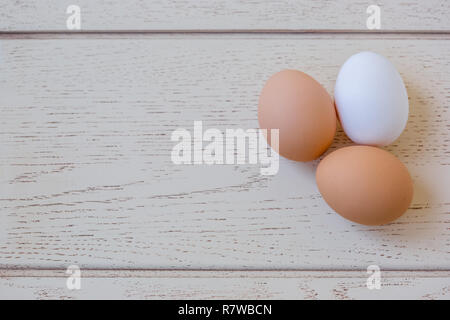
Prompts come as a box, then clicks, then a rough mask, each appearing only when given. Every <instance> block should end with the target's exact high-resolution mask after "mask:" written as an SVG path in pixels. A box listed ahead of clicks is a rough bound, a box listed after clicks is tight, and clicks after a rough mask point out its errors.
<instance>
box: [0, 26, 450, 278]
mask: <svg viewBox="0 0 450 320" xmlns="http://www.w3.org/2000/svg"><path fill="white" fill-rule="evenodd" d="M360 50H374V51H377V52H379V53H381V54H383V55H385V56H387V57H388V58H389V59H390V60H391V61H392V62H393V63H394V64H395V65H396V67H397V68H398V70H399V71H400V73H401V74H402V76H403V78H404V80H405V83H406V86H407V90H408V93H409V98H410V109H411V114H410V118H409V122H408V125H407V128H406V130H405V132H404V133H403V134H402V136H401V137H400V138H399V139H398V140H397V141H396V142H395V143H394V144H392V145H391V146H389V147H387V149H388V150H389V151H391V152H392V153H393V154H395V155H396V156H398V157H399V158H400V159H401V160H402V161H403V162H404V163H405V164H406V166H407V167H408V169H409V170H410V172H411V175H412V177H413V180H414V184H415V195H414V199H413V202H412V204H411V207H410V209H409V210H408V212H407V213H406V214H405V215H404V216H403V217H402V218H401V219H399V220H398V221H396V222H394V223H392V224H390V225H387V226H382V227H364V226H360V225H355V224H352V223H349V222H348V221H345V220H344V219H342V218H341V217H339V216H338V215H337V214H335V213H334V212H333V211H332V210H331V209H330V208H329V207H328V206H327V205H326V204H325V202H324V200H323V199H322V198H321V196H320V194H319V193H318V191H317V188H316V184H315V179H314V171H315V167H316V165H317V162H314V163H306V164H302V163H294V162H290V161H287V160H284V159H282V160H281V162H280V171H279V173H278V174H277V175H276V176H261V175H260V173H259V166H255V165H240V166H232V165H223V166H218V165H216V166H206V165H196V166H188V165H184V166H178V165H174V164H173V163H172V161H171V158H170V152H171V149H172V147H173V145H174V144H175V143H174V142H171V141H170V136H171V132H172V131H173V130H175V129H177V128H179V127H183V128H186V129H188V130H192V126H193V121H194V120H202V121H203V123H204V126H205V128H210V127H214V128H219V129H221V130H224V129H225V128H244V129H246V128H256V127H257V120H256V106H257V99H258V95H259V92H260V89H261V87H262V85H263V84H264V81H265V80H266V79H267V78H268V77H269V75H271V74H272V73H274V72H276V71H279V70H281V69H284V68H296V69H300V70H303V71H305V72H307V73H309V74H311V75H312V76H314V77H315V78H316V79H318V80H319V81H320V82H321V83H322V84H323V85H324V86H325V87H326V88H327V89H328V90H329V92H332V90H333V83H334V80H335V78H336V75H337V72H338V70H339V67H340V65H341V64H342V63H343V62H344V61H345V60H346V59H347V58H348V57H349V56H350V55H351V54H353V53H355V52H358V51H360ZM1 51H2V57H1V60H2V63H1V64H0V87H1V88H2V94H1V95H0V108H1V109H0V110H1V114H2V117H1V118H0V163H1V168H0V172H1V176H0V178H1V181H0V191H1V192H0V210H1V213H2V223H1V224H0V235H1V237H3V239H0V240H1V241H0V265H1V266H2V267H6V268H8V267H12V266H15V267H34V268H56V267H58V268H65V267H67V266H68V265H70V264H78V265H80V267H82V268H263V269H273V268H282V269H285V268H295V269H318V270H321V269H352V268H356V269H358V270H359V269H365V268H366V267H367V266H368V265H370V264H377V265H379V266H380V267H381V268H382V269H383V268H387V269H389V268H396V269H434V270H436V269H448V268H450V255H449V254H448V245H449V242H450V229H449V227H448V226H449V222H450V218H449V212H450V211H449V208H450V203H449V201H448V199H449V197H448V195H449V191H448V190H449V189H450V166H449V140H448V139H449V129H450V126H449V120H450V115H449V112H448V106H449V101H450V79H449V77H448V74H449V73H450V65H449V61H448V56H449V53H450V41H449V37H448V36H444V35H439V36H423V38H421V39H416V38H415V37H411V36H407V35H404V36H391V37H390V38H388V39H386V37H384V36H383V37H381V36H377V35H372V36H371V37H370V39H367V37H366V36H363V35H353V36H350V35H343V36H340V37H336V36H335V35H284V36H280V35H276V36H275V35H264V36H257V35H228V36H224V35H219V36H211V35H205V36H201V35H195V36H186V35H179V36H176V35H175V36H168V35H143V36H139V37H137V38H136V39H129V38H128V39H123V38H118V39H114V38H111V39H97V38H96V37H95V36H94V37H91V38H89V39H40V40H24V39H22V40H20V39H19V40H17V39H16V40H11V39H9V40H4V41H2V42H1ZM348 144H350V141H349V140H348V139H347V138H346V137H345V136H344V134H343V133H342V132H341V131H340V132H339V133H338V134H337V137H336V141H335V143H334V144H333V146H332V147H331V148H330V150H329V151H328V152H330V151H332V150H335V149H336V148H338V147H341V146H343V145H348Z"/></svg>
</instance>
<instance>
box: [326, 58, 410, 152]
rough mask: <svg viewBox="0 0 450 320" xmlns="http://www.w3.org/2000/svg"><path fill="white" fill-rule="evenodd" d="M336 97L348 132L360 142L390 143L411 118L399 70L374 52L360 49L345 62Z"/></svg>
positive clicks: (370, 143) (338, 80)
mask: <svg viewBox="0 0 450 320" xmlns="http://www.w3.org/2000/svg"><path fill="white" fill-rule="evenodd" d="M334 98H335V103H336V109H337V112H338V114H339V118H340V121H341V124H342V127H343V129H344V131H345V133H346V134H347V136H348V137H349V138H350V139H351V140H353V141H354V142H356V143H358V144H365V145H373V146H384V145H388V144H390V143H391V142H393V141H394V140H396V139H397V138H398V137H399V136H400V134H401V133H402V131H403V130H404V128H405V126H406V122H407V121H408V111H409V105H408V94H407V92H406V88H405V85H404V83H403V80H402V78H401V76H400V74H399V73H398V72H397V70H396V69H395V67H394V65H393V64H392V63H391V62H390V61H389V60H387V59H386V58H385V57H383V56H381V55H379V54H376V53H373V52H367V51H366V52H360V53H357V54H355V55H353V56H351V57H350V58H349V59H348V60H347V61H346V62H345V63H344V65H343V66H342V68H341V70H340V71H339V74H338V77H337V80H336V85H335V89H334Z"/></svg>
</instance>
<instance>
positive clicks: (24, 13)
mask: <svg viewBox="0 0 450 320" xmlns="http://www.w3.org/2000/svg"><path fill="white" fill-rule="evenodd" d="M73 4H75V5H78V6H79V7H80V9H81V13H82V16H81V17H82V24H81V28H82V30H84V31H92V30H104V31H118V30H120V31H123V30H139V31H142V30H160V31H161V30H212V31H213V30H216V31H217V30H228V31H229V30H265V31H269V32H272V31H275V30H285V31H313V32H317V31H320V30H327V31H336V30H350V31H368V30H367V27H366V20H367V17H368V16H369V14H367V13H366V10H367V7H368V6H369V5H371V4H376V5H379V6H380V8H381V29H382V30H383V31H387V30H396V31H421V32H423V31H425V32H428V31H439V32H440V31H443V30H445V31H450V2H449V1H445V0H427V1H422V0H410V1H402V0H395V1H392V0H391V1H388V0H382V1H361V0H356V1H355V0H345V1H332V0H326V1H308V0H276V1H266V0H257V1H238V0H231V1H223V0H171V1H167V0H152V1H146V0H128V1H123V0H96V1H91V0H75V1H74V0H3V1H2V2H1V3H0V30H1V31H32V32H35V31H55V30H59V31H61V30H66V20H67V17H68V16H69V15H68V14H66V9H67V7H68V6H69V5H73Z"/></svg>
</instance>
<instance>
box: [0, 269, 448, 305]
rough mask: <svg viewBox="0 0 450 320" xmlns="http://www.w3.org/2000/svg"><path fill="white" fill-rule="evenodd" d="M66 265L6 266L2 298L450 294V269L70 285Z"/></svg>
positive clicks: (183, 275) (120, 276)
mask: <svg viewBox="0 0 450 320" xmlns="http://www.w3.org/2000/svg"><path fill="white" fill-rule="evenodd" d="M66 277H67V275H66V274H64V271H55V270H27V271H15V270H12V271H11V270H9V271H5V270H2V271H0V299H449V298H450V272H448V271H441V272H436V271H434V272H423V271H422V272H420V271H414V272H405V271H384V272H383V271H382V272H381V288H380V289H379V290H377V289H372V290H369V289H368V288H367V285H366V282H367V277H368V275H367V274H366V273H365V272H363V271H353V272H349V271H344V272H339V271H333V272H330V271H326V272H317V271H250V272H248V271H247V272H245V271H139V270H134V271H126V270H116V271H111V270H110V271H108V270H95V271H93V270H88V271H82V272H81V282H80V284H81V288H80V290H68V289H67V287H66V281H67V280H66Z"/></svg>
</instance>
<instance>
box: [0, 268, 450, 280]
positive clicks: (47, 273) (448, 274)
mask: <svg viewBox="0 0 450 320" xmlns="http://www.w3.org/2000/svg"><path fill="white" fill-rule="evenodd" d="M381 273H382V274H383V277H385V278H399V277H408V278H450V270H438V271H436V270H395V271H393V270H381ZM81 274H82V277H83V278H367V272H366V271H365V270H211V269H208V270H206V269H205V270H199V269H197V270H195V269H184V270H183V269H178V270H176V269H175V270H168V269H165V270H164V269H81ZM36 277H39V278H67V274H66V270H64V269H0V278H36Z"/></svg>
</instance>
